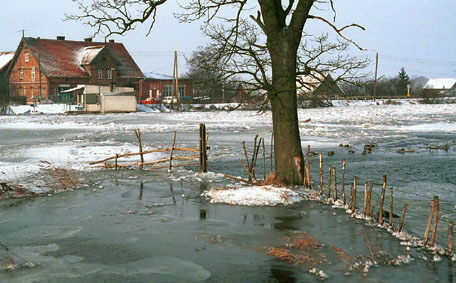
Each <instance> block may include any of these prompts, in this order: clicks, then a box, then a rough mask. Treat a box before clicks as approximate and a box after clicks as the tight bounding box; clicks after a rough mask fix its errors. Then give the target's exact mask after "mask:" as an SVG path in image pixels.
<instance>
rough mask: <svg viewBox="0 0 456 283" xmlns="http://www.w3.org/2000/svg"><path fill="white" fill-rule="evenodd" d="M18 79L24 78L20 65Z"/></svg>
mask: <svg viewBox="0 0 456 283" xmlns="http://www.w3.org/2000/svg"><path fill="white" fill-rule="evenodd" d="M19 79H20V80H23V79H24V69H22V67H21V68H19Z"/></svg>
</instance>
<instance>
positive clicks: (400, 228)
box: [397, 203, 408, 233]
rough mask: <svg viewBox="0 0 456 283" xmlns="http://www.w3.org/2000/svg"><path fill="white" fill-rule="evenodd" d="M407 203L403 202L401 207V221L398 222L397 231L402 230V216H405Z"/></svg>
mask: <svg viewBox="0 0 456 283" xmlns="http://www.w3.org/2000/svg"><path fill="white" fill-rule="evenodd" d="M407 207H408V204H406V203H405V204H404V208H402V215H401V222H399V228H398V229H397V231H398V232H399V233H400V232H401V231H402V225H404V218H405V212H406V211H407Z"/></svg>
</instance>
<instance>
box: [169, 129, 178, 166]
mask: <svg viewBox="0 0 456 283" xmlns="http://www.w3.org/2000/svg"><path fill="white" fill-rule="evenodd" d="M175 144H176V131H173V142H172V144H171V148H170V149H169V167H168V170H172V168H173V151H174V145H175Z"/></svg>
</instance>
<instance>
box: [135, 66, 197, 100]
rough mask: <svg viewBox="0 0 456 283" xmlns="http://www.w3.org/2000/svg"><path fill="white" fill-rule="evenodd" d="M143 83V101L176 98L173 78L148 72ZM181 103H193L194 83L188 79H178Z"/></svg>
mask: <svg viewBox="0 0 456 283" xmlns="http://www.w3.org/2000/svg"><path fill="white" fill-rule="evenodd" d="M144 75H145V79H144V83H143V92H142V95H141V100H144V99H147V98H155V99H157V100H158V101H163V100H164V98H165V97H167V96H174V97H176V94H177V93H175V92H176V91H173V77H172V76H167V75H162V74H157V73H152V72H148V73H147V72H146V73H144ZM178 89H179V91H178V92H179V101H180V102H181V103H192V102H193V81H192V80H191V79H187V78H178Z"/></svg>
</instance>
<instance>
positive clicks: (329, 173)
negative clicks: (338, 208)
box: [328, 165, 331, 198]
mask: <svg viewBox="0 0 456 283" xmlns="http://www.w3.org/2000/svg"><path fill="white" fill-rule="evenodd" d="M330 197H331V165H330V166H329V169H328V198H330Z"/></svg>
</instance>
